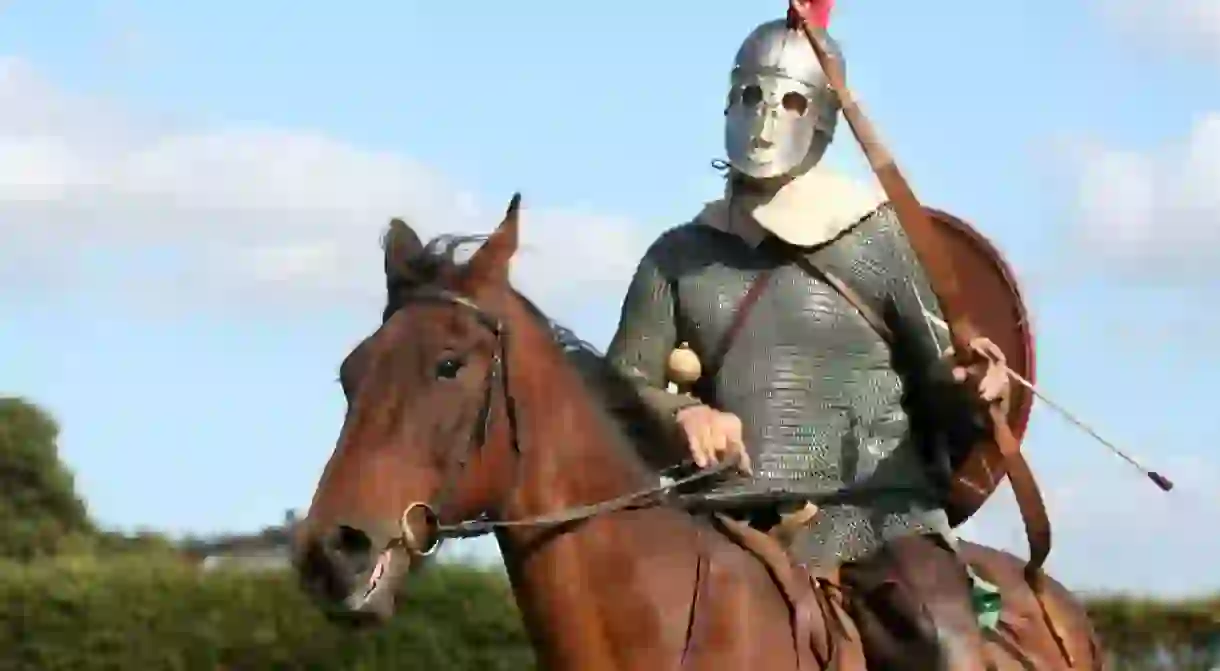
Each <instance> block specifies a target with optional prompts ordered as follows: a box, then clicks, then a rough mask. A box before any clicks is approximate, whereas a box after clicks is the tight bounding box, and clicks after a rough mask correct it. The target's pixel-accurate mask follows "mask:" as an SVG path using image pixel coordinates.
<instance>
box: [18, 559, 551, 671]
mask: <svg viewBox="0 0 1220 671" xmlns="http://www.w3.org/2000/svg"><path fill="white" fill-rule="evenodd" d="M411 589H412V591H411V596H410V597H409V599H410V600H411V602H412V607H410V608H405V609H403V611H402V613H401V614H400V615H399V617H397V618H395V620H394V621H393V623H392V624H390V625H388V626H386V627H384V628H381V629H378V630H370V631H364V632H354V631H350V630H346V629H343V628H340V627H335V626H332V625H330V624H328V623H327V622H325V621H324V620H323V619H322V617H321V616H320V615H319V614H318V613H317V611H316V609H315V608H314V607H313V606H312V604H310V603H308V602H307V601H306V600H305V599H304V598H303V596H302V595H301V593H300V591H299V589H298V588H297V586H296V584H295V583H294V582H293V580H292V578H291V576H290V575H287V574H283V573H279V574H274V573H261V574H256V573H238V572H234V571H215V572H211V573H203V572H201V571H200V570H199V569H197V568H195V567H192V566H189V565H185V564H183V563H177V562H171V561H167V560H165V559H163V558H162V559H159V560H149V559H146V558H142V557H126V558H121V559H115V560H109V561H105V562H99V561H97V560H92V559H79V560H56V561H52V562H47V563H41V564H33V565H29V566H18V565H4V566H3V567H0V620H2V624H0V669H3V670H4V671H9V670H18V669H20V670H22V671H26V670H34V669H37V670H39V671H43V670H45V671H101V670H103V669H105V670H107V671H161V670H166V671H171V670H172V671H178V670H182V671H195V670H199V671H220V670H225V671H265V670H273V669H285V670H288V669H310V670H313V669H317V670H323V669H326V670H330V669H343V670H349V671H377V670H380V669H427V670H429V671H465V670H467V669H470V670H472V671H473V670H474V669H479V670H487V671H521V670H525V669H532V668H533V666H532V661H531V660H532V655H531V653H530V650H529V646H528V642H527V641H526V639H525V636H524V633H523V632H522V630H521V627H520V623H519V617H518V614H517V611H516V609H515V608H514V606H513V605H512V602H511V598H510V595H509V594H508V593H507V591H506V589H505V584H504V579H503V578H502V577H501V576H500V575H497V574H496V573H493V572H489V571H486V570H480V569H474V568H465V567H460V566H443V565H442V566H436V567H433V568H431V569H430V570H429V571H427V572H425V573H424V574H423V575H421V576H419V580H417V581H415V582H413V583H412V585H411Z"/></svg>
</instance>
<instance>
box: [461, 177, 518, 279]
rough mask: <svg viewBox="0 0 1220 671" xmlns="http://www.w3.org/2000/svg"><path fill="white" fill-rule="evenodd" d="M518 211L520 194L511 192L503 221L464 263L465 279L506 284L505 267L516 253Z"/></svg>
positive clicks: (506, 271) (506, 269)
mask: <svg viewBox="0 0 1220 671" xmlns="http://www.w3.org/2000/svg"><path fill="white" fill-rule="evenodd" d="M520 212H521V194H520V193H514V194H513V198H512V200H510V201H509V202H508V210H507V211H506V212H505V213H504V220H503V221H501V222H500V225H499V226H497V227H496V230H495V232H494V233H492V234H491V236H490V237H488V238H487V241H486V242H484V243H483V245H482V246H481V247H479V249H478V251H476V252H475V253H474V255H473V256H471V257H470V262H469V263H467V264H466V275H467V279H468V280H469V281H471V282H473V283H475V284H476V285H480V286H481V285H484V284H488V283H493V284H504V285H506V284H508V266H509V262H510V261H512V258H513V254H516V253H517V228H518V226H517V224H518V219H519V214H520Z"/></svg>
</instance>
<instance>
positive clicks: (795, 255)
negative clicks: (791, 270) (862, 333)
mask: <svg viewBox="0 0 1220 671" xmlns="http://www.w3.org/2000/svg"><path fill="white" fill-rule="evenodd" d="M760 249H763V250H765V251H768V252H770V253H771V255H773V256H776V257H777V258H778V259H780V260H782V261H787V262H789V263H792V264H793V265H795V266H796V267H798V268H800V269H801V270H802V271H804V272H805V273H806V274H808V275H809V276H811V277H814V278H816V279H818V280H821V281H822V282H825V283H826V284H827V285H828V286H830V288H831V289H833V290H834V291H835V293H837V294H839V295H840V296H842V297H843V300H845V301H847V303H848V304H849V305H851V306H852V307H853V308H855V309H856V311H857V312H859V313H860V316H861V317H863V318H864V321H865V322H867V323H868V325H869V326H870V327H871V328H872V329H873V331H875V332H876V333H877V335H878V336H880V337H881V339H882V340H883V341H884V342H885V343H886V344H887V345H889V346H890V347H893V346H894V342H895V340H894V332H893V330H891V329H890V327H889V325H888V324H886V323H885V320H884V319H882V318H881V315H879V314H877V311H876V310H874V309H873V308H872V307H871V306H869V304H868V302H867V301H865V300H864V298H863V297H862V296H860V294H859V292H857V291H856V290H855V289H853V288H851V285H849V284H847V283H846V282H844V281H843V280H842V279H841V278H839V277H838V276H837V275H835V274H834V273H832V272H830V271H829V270H827V269H826V268H825V267H823V266H821V265H819V264H818V263H817V262H816V261H814V260H813V259H811V258H810V257H809V255H808V254H807V253H805V252H804V250H802V249H801V248H799V247H793V246H792V245H788V244H786V243H783V242H780V241H779V240H775V239H769V240H767V241H764V242H763V244H762V245H761V246H760ZM779 267H782V266H779ZM779 267H771V268H767V269H765V270H763V271H762V272H760V273H759V274H758V275H757V276H755V278H754V280H753V281H751V282H750V286H749V287H748V288H747V289H746V293H745V295H744V296H742V298H741V301H739V302H738V303H737V306H736V307H735V308H734V310H733V319H732V321H730V322H729V327H728V328H727V329H725V332H724V335H723V336H721V337H720V341H719V342H718V343H717V345H716V349H714V350H712V354H711V356H710V357H709V358H708V361H707V363H706V366H705V368H706V371H707V372H706V373H705V374H704V376H703V379H706V380H711V379H714V378H715V377H716V374H717V373H719V372H720V367H721V366H722V365H723V364H724V358H725V356H727V355H728V353H729V350H731V349H732V348H733V344H734V343H735V342H736V341H737V337H738V336H739V335H740V334H741V330H742V328H744V326H745V323H746V321H748V320H749V317H750V313H751V312H752V311H753V309H754V306H755V305H757V304H758V299H759V298H762V296H763V294H765V293H766V290H767V288H768V287H769V286H770V285H771V278H772V276H773V275H774V274H775V271H776V270H778V269H779Z"/></svg>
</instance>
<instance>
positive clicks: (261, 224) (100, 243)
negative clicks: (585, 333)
mask: <svg viewBox="0 0 1220 671" xmlns="http://www.w3.org/2000/svg"><path fill="white" fill-rule="evenodd" d="M509 195H510V194H507V193H506V194H503V202H499V199H497V200H496V201H494V202H486V203H481V202H479V200H478V199H476V198H475V197H474V196H472V195H471V194H469V193H466V192H464V191H463V190H462V189H460V188H458V187H456V186H454V185H453V184H451V183H449V182H448V181H447V180H446V179H444V178H443V177H441V176H439V175H437V174H436V171H434V170H432V169H430V168H429V167H428V166H425V165H421V164H419V163H417V162H414V161H412V160H410V159H408V158H406V157H402V156H398V155H395V154H391V153H385V152H376V151H368V150H364V149H360V148H357V147H353V146H351V145H348V144H346V143H344V142H342V141H340V140H337V139H334V138H330V137H326V136H323V135H320V134H317V133H310V132H298V131H292V130H283V129H266V128H248V127H229V128H206V129H185V130H184V129H181V128H171V127H167V126H164V125H161V126H158V125H157V124H150V123H149V120H148V119H145V118H141V117H140V116H139V115H137V114H135V113H131V112H127V111H124V110H116V109H112V108H108V107H107V106H106V105H105V104H103V102H102V101H97V100H89V99H81V98H76V97H73V96H71V95H69V94H67V93H65V92H62V91H58V90H55V89H54V88H53V87H51V86H49V85H48V84H47V82H45V81H43V80H42V79H40V78H39V77H38V75H37V73H36V72H34V71H33V70H32V69H31V68H30V67H28V66H27V65H26V64H25V63H23V62H22V61H19V60H12V59H9V60H0V235H2V236H3V240H4V244H3V245H0V268H4V270H0V275H3V277H2V278H0V279H4V280H5V282H6V285H7V286H9V287H10V288H11V287H13V286H19V287H20V288H22V289H25V290H49V289H58V290H69V291H78V290H82V289H86V288H87V289H91V290H96V289H98V288H101V289H107V288H109V289H120V290H122V291H123V292H124V293H125V294H129V293H130V292H132V291H136V292H137V297H138V298H140V299H142V300H159V299H165V298H172V299H173V302H174V303H176V304H182V303H183V302H184V301H185V302H186V304H189V305H198V304H200V303H211V304H213V305H220V304H222V303H223V304H225V305H234V304H237V305H241V306H246V307H248V306H250V305H253V304H258V305H270V304H283V303H285V302H287V303H289V304H302V303H305V302H308V304H311V305H317V304H318V303H319V301H323V302H325V301H328V300H329V301H337V300H353V299H357V300H363V299H367V300H370V301H372V300H375V299H379V298H380V295H379V288H380V287H381V286H382V282H381V280H380V278H379V277H378V275H379V273H380V261H379V249H378V236H379V234H380V232H381V231H382V230H383V229H384V226H385V225H386V223H387V222H388V220H389V218H390V217H391V216H403V217H405V218H406V219H408V221H411V222H412V223H413V224H414V225H415V226H416V227H417V229H418V230H420V232H421V234H423V235H434V234H437V233H442V232H475V233H481V232H487V231H489V230H490V229H491V228H492V227H493V226H494V225H495V224H496V222H497V221H498V220H499V215H500V214H501V212H502V208H503V206H504V203H506V202H507V200H508V196H509ZM525 206H526V212H525V217H524V219H523V222H522V238H523V246H524V249H523V252H522V254H521V256H520V258H519V262H518V263H517V268H518V272H517V278H518V280H519V281H520V282H521V283H522V287H523V289H525V290H526V291H527V292H528V293H530V294H531V295H535V296H536V297H537V298H539V300H540V301H541V302H542V303H543V304H544V305H547V306H549V307H554V306H556V305H557V304H562V303H563V302H564V301H566V300H568V299H575V298H578V297H579V298H582V299H585V300H588V299H589V291H590V290H593V291H599V290H602V291H606V292H607V293H606V294H605V296H604V298H605V300H606V301H608V302H607V304H608V305H609V304H611V303H610V302H609V301H613V300H615V297H613V296H612V294H616V293H618V292H620V291H622V289H623V285H624V283H625V282H626V281H627V279H628V278H629V277H630V271H631V269H632V267H633V266H634V263H635V261H636V260H637V259H638V256H639V254H640V253H641V252H642V251H643V247H644V245H646V244H647V242H648V239H647V232H644V231H641V230H640V229H639V227H637V226H634V225H632V223H631V222H628V221H623V220H620V219H617V218H614V217H608V216H600V215H594V214H589V213H585V212H578V211H569V212H560V211H546V210H543V209H531V208H530V198H529V193H528V192H527V193H525ZM68 269H71V270H70V271H69V270H68ZM14 282H19V284H14ZM599 293H600V292H599ZM601 298H602V296H600V295H599V296H598V299H599V300H601Z"/></svg>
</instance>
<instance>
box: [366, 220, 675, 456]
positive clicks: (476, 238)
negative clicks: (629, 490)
mask: <svg viewBox="0 0 1220 671" xmlns="http://www.w3.org/2000/svg"><path fill="white" fill-rule="evenodd" d="M486 239H487V236H485V235H454V234H445V235H439V236H437V237H435V238H433V239H431V240H430V241H428V243H427V244H425V245H423V247H422V249H421V250H419V251H418V252H416V253H415V254H413V255H412V256H411V257H410V258H409V259H408V260H407V261H406V263H404V264H402V265H400V266H394V265H387V267H386V306H385V310H384V311H383V313H382V321H383V322H384V321H385V320H388V319H389V318H390V316H391V315H393V314H394V313H395V312H397V311H398V309H399V308H401V307H402V305H403V303H404V301H405V298H406V295H407V294H408V293H410V292H412V291H418V290H420V289H424V288H428V287H431V286H435V285H438V284H440V283H442V282H444V281H445V280H446V279H448V278H450V277H452V276H453V275H454V274H455V273H457V272H458V271H460V270H461V269H462V267H463V265H464V263H463V262H461V261H459V260H458V255H459V252H460V251H461V250H462V248H463V247H465V246H467V245H471V244H475V243H481V242H483V241H484V240H486ZM386 244H387V242H386V241H384V240H383V242H382V245H383V247H384V246H385V245H386ZM512 291H513V294H514V295H515V296H516V297H517V298H518V299H519V300H520V301H521V303H522V305H524V306H525V308H526V311H527V312H529V313H530V314H531V315H532V316H533V317H534V318H535V319H537V320H538V323H539V324H540V325H542V326H543V328H545V329H547V330H549V331H550V332H551V334H552V336H553V338H554V340H555V343H556V344H557V345H559V347H560V349H561V350H563V353H564V355H565V356H566V357H567V359H568V361H569V363H571V364H572V365H573V366H574V367H575V368H576V370H577V371H578V372H579V373H580V375H581V378H582V379H583V380H584V382H585V384H586V385H587V386H588V388H589V389H590V391H592V392H593V393H594V395H595V396H597V397H598V398H599V400H600V401H601V402H602V404H603V406H604V408H605V409H606V410H607V411H608V412H609V414H610V416H611V417H612V418H613V419H615V420H616V421H617V423H618V424H619V426H620V428H622V429H623V431H624V433H626V435H627V436H628V438H629V439H630V440H631V441H632V442H633V444H635V445H636V447H637V450H636V452H637V454H638V455H639V456H641V457H642V458H645V459H648V458H649V457H652V456H653V455H656V454H657V453H658V452H660V450H658V449H656V448H657V446H658V445H660V444H662V443H665V442H667V441H669V440H672V438H671V436H670V432H669V431H668V429H667V428H666V427H665V426H663V425H662V424H661V422H660V421H659V420H658V419H657V417H656V415H655V414H653V412H652V411H651V410H650V409H649V408H648V406H647V405H646V404H645V403H644V401H643V399H642V398H641V397H640V394H639V392H638V390H637V388H636V386H635V383H634V382H632V381H631V380H630V379H628V378H627V377H626V375H624V374H623V373H622V372H620V371H619V369H618V368H617V367H616V366H614V365H612V364H611V363H610V360H609V359H608V358H606V356H605V355H604V354H603V353H602V352H600V351H599V350H598V349H597V348H596V347H594V346H593V345H592V344H590V343H589V342H588V341H586V340H584V339H582V338H581V337H580V336H578V335H577V334H576V332H575V331H573V330H572V329H570V328H568V327H566V326H564V325H562V324H560V323H559V322H557V321H555V320H554V319H551V318H550V317H549V316H547V314H546V313H545V312H543V311H542V309H541V308H539V307H538V306H537V305H536V304H535V303H534V302H533V301H531V300H530V299H528V298H526V297H525V296H524V295H522V294H521V292H519V291H517V290H516V289H515V288H514V289H512ZM651 466H653V467H654V468H663V467H666V466H670V464H663V463H654V464H651Z"/></svg>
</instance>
